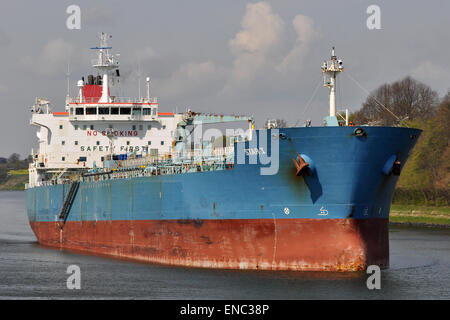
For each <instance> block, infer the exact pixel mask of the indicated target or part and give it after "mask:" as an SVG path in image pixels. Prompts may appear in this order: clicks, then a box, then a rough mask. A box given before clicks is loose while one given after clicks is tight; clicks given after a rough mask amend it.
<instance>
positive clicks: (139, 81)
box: [137, 61, 142, 101]
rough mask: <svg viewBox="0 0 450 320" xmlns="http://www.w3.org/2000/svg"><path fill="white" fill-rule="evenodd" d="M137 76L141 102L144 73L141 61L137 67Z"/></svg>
mask: <svg viewBox="0 0 450 320" xmlns="http://www.w3.org/2000/svg"><path fill="white" fill-rule="evenodd" d="M137 76H138V92H139V94H138V97H139V101H141V77H142V72H141V63H140V61H138V65H137Z"/></svg>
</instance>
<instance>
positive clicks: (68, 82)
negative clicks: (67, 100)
mask: <svg viewBox="0 0 450 320" xmlns="http://www.w3.org/2000/svg"><path fill="white" fill-rule="evenodd" d="M66 78H67V97H70V59H68V60H67V73H66Z"/></svg>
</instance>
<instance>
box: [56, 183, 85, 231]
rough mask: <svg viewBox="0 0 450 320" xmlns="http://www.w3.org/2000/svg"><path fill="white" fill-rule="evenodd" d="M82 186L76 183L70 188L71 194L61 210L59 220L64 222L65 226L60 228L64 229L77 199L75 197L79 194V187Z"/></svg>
mask: <svg viewBox="0 0 450 320" xmlns="http://www.w3.org/2000/svg"><path fill="white" fill-rule="evenodd" d="M79 185H80V182H78V181H74V182H73V183H72V185H71V186H70V190H69V193H68V194H67V196H66V199H65V200H64V203H63V206H62V208H61V211H60V213H59V219H60V220H62V222H63V224H62V226H61V224H60V227H61V229H62V227H63V226H64V225H65V224H66V220H67V217H68V216H69V213H70V208H71V207H72V203H73V199H75V195H76V194H77V191H78V187H79Z"/></svg>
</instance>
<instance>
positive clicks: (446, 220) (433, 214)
mask: <svg viewBox="0 0 450 320" xmlns="http://www.w3.org/2000/svg"><path fill="white" fill-rule="evenodd" d="M389 220H390V222H392V223H394V224H405V225H423V226H434V225H439V226H447V227H449V228H450V207H446V206H442V207H434V206H417V205H395V204H393V205H392V206H391V213H390V218H389Z"/></svg>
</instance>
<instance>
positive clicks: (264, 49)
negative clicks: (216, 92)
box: [222, 2, 284, 94]
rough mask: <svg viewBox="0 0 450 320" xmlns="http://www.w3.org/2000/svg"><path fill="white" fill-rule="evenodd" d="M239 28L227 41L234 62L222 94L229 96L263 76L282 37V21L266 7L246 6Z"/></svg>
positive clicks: (261, 3)
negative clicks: (259, 75)
mask: <svg viewBox="0 0 450 320" xmlns="http://www.w3.org/2000/svg"><path fill="white" fill-rule="evenodd" d="M241 27H242V29H241V30H240V31H239V32H238V33H237V34H236V36H235V37H234V38H233V39H231V40H230V41H229V47H230V50H231V52H232V54H234V56H235V59H234V62H233V67H232V71H231V74H230V77H229V81H228V82H227V85H226V86H225V88H224V89H223V91H222V93H223V94H227V93H228V94H229V93H231V91H233V89H234V88H236V87H239V88H242V87H245V86H246V85H249V84H250V83H251V80H252V79H254V78H255V77H256V76H257V75H258V74H261V73H262V72H263V70H262V69H263V68H264V66H265V65H266V63H267V58H268V56H270V54H271V51H272V50H273V49H274V48H276V45H277V44H278V43H279V41H280V38H281V35H282V34H283V30H284V21H283V19H282V18H281V17H280V16H279V15H277V14H275V13H273V12H272V8H271V7H270V5H269V4H268V3H266V2H258V3H250V4H247V7H246V13H245V15H244V17H243V19H242V22H241Z"/></svg>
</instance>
